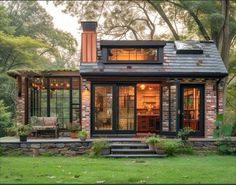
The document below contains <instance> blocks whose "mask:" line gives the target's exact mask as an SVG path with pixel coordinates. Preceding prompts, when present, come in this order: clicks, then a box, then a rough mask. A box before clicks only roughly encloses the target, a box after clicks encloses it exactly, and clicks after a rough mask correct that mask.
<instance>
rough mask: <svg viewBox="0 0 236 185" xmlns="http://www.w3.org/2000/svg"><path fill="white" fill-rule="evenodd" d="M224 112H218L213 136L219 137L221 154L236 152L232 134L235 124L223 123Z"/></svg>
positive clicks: (218, 143) (218, 146) (218, 147)
mask: <svg viewBox="0 0 236 185" xmlns="http://www.w3.org/2000/svg"><path fill="white" fill-rule="evenodd" d="M223 120H224V117H223V114H217V116H216V120H215V122H214V125H215V126H216V128H215V129H213V137H214V138H217V139H218V140H217V149H218V152H219V153H220V154H235V153H236V148H235V147H233V146H232V140H231V135H232V131H233V124H228V123H224V124H223Z"/></svg>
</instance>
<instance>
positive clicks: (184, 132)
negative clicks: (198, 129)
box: [178, 127, 194, 143]
mask: <svg viewBox="0 0 236 185" xmlns="http://www.w3.org/2000/svg"><path fill="white" fill-rule="evenodd" d="M193 131H194V130H193V129H191V128H190V127H185V128H183V129H181V130H180V131H179V132H178V137H179V138H181V140H182V141H183V142H184V143H186V142H187V140H188V138H189V136H190V133H191V132H193Z"/></svg>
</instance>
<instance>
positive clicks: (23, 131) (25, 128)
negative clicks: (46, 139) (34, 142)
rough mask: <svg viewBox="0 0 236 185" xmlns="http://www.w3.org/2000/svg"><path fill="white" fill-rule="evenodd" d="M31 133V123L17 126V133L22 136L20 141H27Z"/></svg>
mask: <svg viewBox="0 0 236 185" xmlns="http://www.w3.org/2000/svg"><path fill="white" fill-rule="evenodd" d="M29 133H30V125H29V124H28V125H20V126H18V127H17V134H18V136H19V137H20V142H26V141H27V137H28V135H29Z"/></svg>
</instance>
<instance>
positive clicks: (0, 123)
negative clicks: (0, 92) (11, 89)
mask: <svg viewBox="0 0 236 185" xmlns="http://www.w3.org/2000/svg"><path fill="white" fill-rule="evenodd" d="M11 124H12V119H11V113H10V112H8V107H6V106H5V105H4V102H3V100H0V137H2V136H5V135H6V128H8V127H10V126H11Z"/></svg>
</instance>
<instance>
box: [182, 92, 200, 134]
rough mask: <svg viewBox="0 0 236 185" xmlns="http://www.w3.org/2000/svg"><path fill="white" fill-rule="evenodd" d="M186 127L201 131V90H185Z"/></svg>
mask: <svg viewBox="0 0 236 185" xmlns="http://www.w3.org/2000/svg"><path fill="white" fill-rule="evenodd" d="M183 93H184V99H183V103H184V105H183V108H184V125H183V126H184V127H190V128H191V129H193V130H199V120H200V118H199V116H200V109H199V108H200V90H199V89H198V88H184V92H183Z"/></svg>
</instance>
